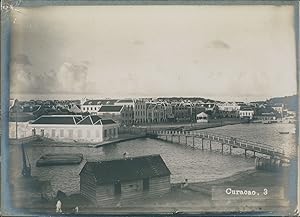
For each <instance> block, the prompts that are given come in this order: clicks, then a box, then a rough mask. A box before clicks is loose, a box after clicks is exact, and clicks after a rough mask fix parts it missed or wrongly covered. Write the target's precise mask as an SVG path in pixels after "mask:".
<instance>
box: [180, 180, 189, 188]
mask: <svg viewBox="0 0 300 217" xmlns="http://www.w3.org/2000/svg"><path fill="white" fill-rule="evenodd" d="M187 186H188V179H185V180H184V182H183V183H181V188H186V187H187Z"/></svg>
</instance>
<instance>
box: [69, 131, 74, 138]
mask: <svg viewBox="0 0 300 217" xmlns="http://www.w3.org/2000/svg"><path fill="white" fill-rule="evenodd" d="M69 138H73V130H69Z"/></svg>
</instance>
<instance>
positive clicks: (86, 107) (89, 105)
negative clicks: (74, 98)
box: [81, 99, 117, 115]
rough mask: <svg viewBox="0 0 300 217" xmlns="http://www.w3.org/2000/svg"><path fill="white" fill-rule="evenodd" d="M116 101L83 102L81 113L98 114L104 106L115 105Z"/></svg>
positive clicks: (97, 100)
mask: <svg viewBox="0 0 300 217" xmlns="http://www.w3.org/2000/svg"><path fill="white" fill-rule="evenodd" d="M116 101H117V100H115V99H96V100H87V99H83V100H81V111H82V112H89V113H90V114H93V115H95V114H97V112H98V111H99V109H100V107H101V106H102V105H114V103H115V102H116Z"/></svg>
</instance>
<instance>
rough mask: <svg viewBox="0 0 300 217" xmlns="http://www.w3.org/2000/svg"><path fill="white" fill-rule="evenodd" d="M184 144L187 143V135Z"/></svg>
mask: <svg viewBox="0 0 300 217" xmlns="http://www.w3.org/2000/svg"><path fill="white" fill-rule="evenodd" d="M185 144H186V145H187V136H185Z"/></svg>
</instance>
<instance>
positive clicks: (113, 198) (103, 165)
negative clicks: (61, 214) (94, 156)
mask: <svg viewBox="0 0 300 217" xmlns="http://www.w3.org/2000/svg"><path fill="white" fill-rule="evenodd" d="M170 175H171V173H170V170H169V169H168V167H167V166H166V164H165V162H164V161H163V159H162V158H161V156H160V155H147V156H140V157H130V158H123V159H115V160H105V161H97V162H86V164H85V165H84V167H83V168H82V170H81V172H80V193H81V195H83V196H84V197H86V198H87V199H89V200H90V201H92V202H94V203H96V204H97V205H99V206H101V205H105V204H111V203H112V202H122V201H127V200H134V199H140V198H144V197H149V196H155V195H162V194H164V193H167V192H169V191H170V188H171V184H170Z"/></svg>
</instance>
